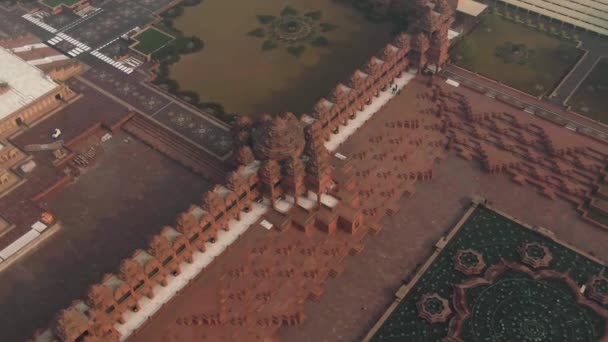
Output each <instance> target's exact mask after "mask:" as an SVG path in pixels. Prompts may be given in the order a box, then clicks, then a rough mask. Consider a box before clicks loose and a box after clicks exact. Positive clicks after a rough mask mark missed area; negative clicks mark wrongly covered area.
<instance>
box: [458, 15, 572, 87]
mask: <svg viewBox="0 0 608 342" xmlns="http://www.w3.org/2000/svg"><path fill="white" fill-rule="evenodd" d="M509 47H512V48H513V49H514V50H512V51H507V50H508V48H509ZM521 53H524V54H525V55H521ZM451 55H452V59H453V60H454V61H455V62H456V64H457V65H459V66H461V67H464V68H466V69H469V70H471V71H474V72H477V73H479V74H481V75H484V76H486V77H489V78H492V79H494V80H497V81H500V82H502V83H504V84H506V85H508V86H510V87H513V88H516V89H519V90H521V91H524V92H526V93H529V94H531V95H534V96H540V95H543V94H546V93H549V92H550V91H551V90H552V89H553V88H554V87H555V86H556V85H557V83H558V82H559V80H560V79H561V78H562V77H563V76H564V75H565V74H566V73H567V72H568V70H569V69H570V68H571V67H572V66H573V65H574V64H575V63H576V61H577V60H578V59H579V58H580V57H581V55H582V52H581V51H580V50H578V49H577V48H576V46H575V44H574V43H573V42H571V41H568V40H566V39H559V38H557V37H553V36H551V35H549V34H548V33H544V32H539V31H537V30H535V29H533V28H530V27H527V26H525V25H523V24H519V23H514V22H511V21H508V20H505V19H503V18H501V17H499V16H498V15H494V14H487V15H485V16H484V17H483V19H482V22H481V23H480V25H479V26H478V27H477V28H476V29H475V30H474V31H473V32H472V33H471V34H470V35H469V36H467V37H464V38H463V39H462V40H461V41H460V42H458V43H457V44H456V46H455V47H454V48H453V49H452V51H451Z"/></svg>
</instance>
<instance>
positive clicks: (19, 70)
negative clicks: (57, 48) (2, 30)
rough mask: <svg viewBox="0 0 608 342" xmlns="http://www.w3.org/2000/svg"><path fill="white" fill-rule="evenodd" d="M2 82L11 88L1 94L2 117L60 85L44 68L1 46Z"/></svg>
mask: <svg viewBox="0 0 608 342" xmlns="http://www.w3.org/2000/svg"><path fill="white" fill-rule="evenodd" d="M0 83H7V84H8V87H9V90H8V91H7V92H5V93H3V94H1V95H0V119H3V118H5V117H7V116H8V115H10V114H12V113H14V112H16V111H18V110H19V109H21V108H23V107H25V106H26V105H28V104H30V103H31V102H33V101H35V100H37V99H38V98H40V97H41V96H43V95H45V94H46V93H48V92H50V91H52V90H53V89H55V88H57V87H58V86H59V85H58V84H57V83H55V82H53V80H51V78H50V77H48V76H46V75H45V74H44V72H42V70H40V69H38V68H36V67H35V66H33V65H30V64H28V63H27V62H26V61H24V60H22V59H21V58H19V57H18V56H16V55H14V54H13V53H12V52H10V51H8V50H6V49H4V48H2V47H0Z"/></svg>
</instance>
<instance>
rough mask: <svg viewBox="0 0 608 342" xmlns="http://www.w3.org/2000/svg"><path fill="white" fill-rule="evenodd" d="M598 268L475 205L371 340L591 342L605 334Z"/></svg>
mask: <svg viewBox="0 0 608 342" xmlns="http://www.w3.org/2000/svg"><path fill="white" fill-rule="evenodd" d="M604 269H605V267H604V266H603V265H601V264H599V263H597V262H595V261H593V260H591V259H589V258H587V257H585V256H583V255H581V254H579V253H577V252H575V251H574V250H571V249H569V248H568V247H566V246H564V245H562V244H559V243H557V242H555V241H553V240H551V239H550V238H548V237H546V236H544V235H541V234H539V233H537V232H535V231H533V230H530V229H528V228H526V227H523V226H521V225H520V224H518V223H516V222H514V221H512V220H510V219H509V218H507V217H504V216H502V215H501V214H499V213H496V212H494V211H492V210H491V209H488V208H486V207H483V206H478V207H477V208H476V209H475V210H474V211H473V213H472V214H471V215H470V216H469V218H468V219H467V221H466V222H465V223H464V224H463V225H462V227H461V228H460V230H459V231H458V232H457V233H456V234H455V236H454V237H453V238H452V239H451V240H450V241H449V242H448V244H447V245H446V246H445V247H444V249H443V250H442V251H441V252H440V254H439V255H438V257H437V258H436V259H435V261H434V262H433V264H432V265H430V267H429V268H428V269H427V270H426V272H425V273H424V274H423V275H422V277H421V278H420V279H419V280H418V282H417V283H416V284H415V285H414V286H413V287H412V288H411V290H410V291H409V292H408V293H407V295H406V296H405V298H403V299H402V301H401V302H400V303H399V304H398V306H397V308H396V309H395V310H394V311H393V312H392V314H391V316H390V317H389V318H388V319H387V320H386V321H385V322H384V324H383V325H382V326H381V327H380V329H379V330H378V331H377V333H376V334H375V335H374V337H373V338H372V341H412V342H414V341H446V342H462V341H466V342H482V341H493V342H511V341H521V342H558V341H560V342H561V341H564V342H570V341H573V342H574V341H576V342H592V341H593V342H595V341H598V340H600V339H602V337H605V336H607V334H608V301H607V300H606V299H608V278H606V277H605V275H604V272H605V271H604ZM606 271H608V270H606ZM583 286H584V287H585V290H584V291H582V290H581V288H582V287H583ZM430 297H435V298H441V299H445V300H444V301H443V302H441V301H439V300H434V302H431V301H429V300H428V299H427V298H430ZM425 299H427V302H429V303H430V304H433V305H428V308H427V309H426V310H425V309H423V308H421V304H420V303H421V300H423V301H424V300H425ZM446 305H447V306H448V307H443V306H446ZM428 310H434V313H436V314H437V313H439V312H443V313H448V315H449V316H450V317H448V318H447V319H442V320H439V319H437V320H434V321H433V320H429V319H428V316H429V313H428V312H425V311H428Z"/></svg>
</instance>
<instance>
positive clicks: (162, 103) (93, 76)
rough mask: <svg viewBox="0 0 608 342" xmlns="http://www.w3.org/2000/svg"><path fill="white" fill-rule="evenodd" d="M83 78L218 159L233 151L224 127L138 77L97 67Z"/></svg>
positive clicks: (230, 138)
mask: <svg viewBox="0 0 608 342" xmlns="http://www.w3.org/2000/svg"><path fill="white" fill-rule="evenodd" d="M139 77H141V75H139ZM82 79H83V80H85V81H88V82H90V84H91V85H95V86H97V87H99V88H100V89H102V90H103V91H105V92H107V93H108V94H112V95H113V96H115V98H116V99H117V100H119V101H121V102H123V103H124V104H125V105H127V106H130V107H132V108H134V109H135V110H137V111H139V112H140V113H142V114H144V115H147V116H149V117H152V118H153V119H154V120H156V121H157V122H159V123H161V124H162V125H164V126H165V127H167V128H169V129H170V130H172V131H174V132H176V133H178V134H179V135H181V136H183V137H185V138H186V139H188V140H190V141H192V142H194V143H195V144H197V145H199V146H201V147H202V148H203V149H205V150H207V151H208V152H211V153H212V154H214V155H216V156H218V157H225V156H227V155H228V154H229V153H230V151H231V150H232V136H231V133H230V131H229V130H228V129H227V128H226V126H225V125H224V124H222V123H220V122H218V121H217V120H214V119H211V118H210V117H209V116H208V115H205V114H203V113H201V112H199V111H197V110H195V109H193V108H190V107H189V106H188V105H186V104H183V103H181V102H180V101H179V100H176V99H174V98H172V97H169V96H166V95H164V94H162V93H161V92H160V91H158V90H155V89H153V88H152V87H151V86H149V85H147V84H144V83H145V81H143V79H142V78H140V79H139V80H138V76H137V75H126V74H124V73H121V72H119V71H115V70H112V69H103V68H96V69H91V70H89V71H87V72H86V73H85V74H84V75H83V76H82Z"/></svg>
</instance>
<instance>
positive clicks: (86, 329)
mask: <svg viewBox="0 0 608 342" xmlns="http://www.w3.org/2000/svg"><path fill="white" fill-rule="evenodd" d="M416 4H417V6H419V7H420V8H419V10H420V11H421V13H423V15H421V16H419V20H418V21H417V23H416V25H413V28H412V31H411V32H409V33H401V34H399V35H398V36H397V37H396V38H395V39H394V40H393V41H392V42H391V43H389V44H387V45H386V47H385V48H383V49H382V50H381V51H380V52H379V53H378V54H377V55H375V56H372V57H371V58H370V59H369V61H368V62H367V63H366V64H365V65H364V66H363V67H362V68H361V69H358V70H355V71H353V72H352V74H351V76H350V77H349V78H348V79H347V80H345V83H339V84H338V85H337V86H336V87H335V88H334V89H333V90H332V91H331V92H330V94H329V95H328V96H327V97H326V98H322V99H320V100H319V101H318V102H317V103H316V104H315V105H314V108H313V111H312V113H311V114H310V115H303V116H302V117H301V118H300V119H298V118H296V117H295V116H294V115H293V114H291V113H282V114H280V115H278V116H276V117H274V118H273V117H272V116H270V115H264V116H262V118H261V119H260V120H258V121H252V120H250V119H249V118H248V117H247V116H241V117H239V118H238V119H237V121H236V123H235V124H234V126H233V134H234V140H235V142H236V146H235V148H234V152H233V161H234V165H235V167H236V169H235V170H234V171H233V172H232V173H230V175H229V176H228V177H227V179H226V182H225V184H223V185H216V186H215V188H214V189H213V190H211V191H209V192H207V193H206V194H204V195H203V196H202V198H201V202H200V203H195V204H193V205H192V206H191V207H190V208H189V209H188V210H187V211H186V212H183V213H180V214H179V215H177V219H176V221H175V224H174V225H173V226H165V227H162V229H161V230H160V232H159V234H158V235H156V236H154V237H152V238H151V239H150V241H149V243H148V245H147V247H146V248H144V249H139V250H136V251H135V252H134V253H133V255H132V256H131V257H130V258H127V259H125V260H123V262H122V263H121V264H120V267H119V269H118V270H117V273H116V274H107V275H105V276H104V277H103V279H101V281H100V283H98V284H94V285H92V286H90V289H89V292H88V294H87V295H86V298H84V299H82V300H75V301H74V302H73V303H72V305H71V306H70V307H68V308H67V309H65V310H63V311H61V312H60V313H58V315H57V317H56V319H55V321H54V323H53V325H52V326H51V329H49V330H40V331H39V332H38V333H37V334H36V335H35V336H34V340H35V341H42V340H49V338H50V340H56V341H62V342H73V341H87V342H90V341H119V340H120V333H119V332H118V331H117V330H116V329H115V327H114V325H115V323H120V322H124V316H125V313H127V312H129V311H132V312H136V311H137V310H138V309H139V304H138V302H139V300H140V299H141V298H142V297H147V298H153V297H154V290H153V289H154V287H155V286H157V285H161V286H167V284H168V281H169V279H170V278H171V277H175V276H178V275H179V274H180V272H181V270H180V266H179V265H180V264H181V263H182V262H189V263H191V262H192V256H193V252H194V251H199V252H202V253H204V252H205V249H206V247H205V246H206V244H208V243H214V242H215V241H216V240H217V235H218V232H219V231H220V230H227V229H229V222H230V221H231V220H237V221H238V220H239V219H240V217H241V215H242V213H243V212H248V211H249V210H251V208H252V205H253V203H254V202H256V201H262V200H265V201H268V202H269V204H270V207H271V208H272V210H270V211H268V212H267V213H266V214H265V216H264V219H265V221H266V222H267V223H268V224H270V225H272V227H274V228H276V229H279V230H284V229H286V228H287V227H289V226H293V227H296V228H297V229H299V230H301V231H302V233H303V234H310V232H311V231H312V230H315V229H319V230H321V231H323V232H325V233H327V234H328V235H332V234H333V233H334V232H335V230H336V229H341V230H343V231H346V232H348V233H350V234H355V233H356V232H357V230H358V229H359V228H360V227H362V225H364V224H365V222H363V214H362V212H361V209H360V203H361V202H360V198H359V195H358V194H357V193H355V191H354V190H355V188H356V181H355V177H354V176H353V175H352V170H351V168H350V167H349V166H348V163H345V165H344V166H343V167H342V168H340V169H335V170H334V169H333V168H332V166H331V164H330V160H329V158H330V154H329V152H328V150H327V148H326V147H325V145H324V144H325V142H326V141H327V140H329V138H330V136H331V134H332V133H337V132H339V130H340V127H341V126H343V125H346V124H347V122H348V121H349V120H350V119H352V118H353V117H354V116H355V115H356V113H357V112H358V111H359V110H361V109H363V108H364V107H365V106H366V105H367V104H369V103H370V102H371V101H372V98H373V97H375V96H378V94H379V92H380V91H381V90H384V89H387V87H389V86H391V85H392V84H393V82H394V80H395V78H397V77H400V76H401V75H402V73H404V72H405V71H407V70H408V68H410V67H414V68H417V69H418V70H419V71H421V70H422V69H423V68H425V67H426V66H427V65H432V66H435V67H437V68H439V67H441V66H442V65H443V64H444V63H445V62H446V60H447V48H448V41H447V30H448V28H449V26H450V24H451V23H452V20H453V19H452V16H453V12H452V9H451V8H450V7H449V6H448V5H447V2H445V0H439V1H438V2H437V4H433V3H430V2H429V3H426V2H420V3H416ZM224 311H225V310H224ZM298 317H299V318H298ZM302 317H303V316H302V315H301V313H300V314H296V315H295V316H293V319H295V321H294V322H296V321H298V322H299V321H301V319H302ZM227 319H228V316H226V315H224V316H222V315H219V316H217V317H215V318H209V319H208V322H212V321H217V322H223V321H226V320H227ZM217 322H216V323H217ZM292 323H293V322H292ZM51 336H52V337H51Z"/></svg>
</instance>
